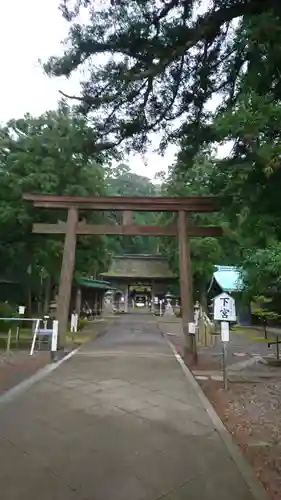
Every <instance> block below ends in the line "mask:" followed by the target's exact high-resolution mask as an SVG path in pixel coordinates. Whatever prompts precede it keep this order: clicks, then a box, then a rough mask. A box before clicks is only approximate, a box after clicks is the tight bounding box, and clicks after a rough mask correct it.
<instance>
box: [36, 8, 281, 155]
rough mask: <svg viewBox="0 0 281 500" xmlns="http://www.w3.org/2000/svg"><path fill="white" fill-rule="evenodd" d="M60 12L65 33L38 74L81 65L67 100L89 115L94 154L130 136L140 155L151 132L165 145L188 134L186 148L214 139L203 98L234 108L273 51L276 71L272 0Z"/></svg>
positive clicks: (60, 72) (276, 33)
mask: <svg viewBox="0 0 281 500" xmlns="http://www.w3.org/2000/svg"><path fill="white" fill-rule="evenodd" d="M80 9H83V10H84V11H85V10H86V13H87V18H88V22H80V21H79V17H77V16H78V15H79V11H80ZM61 10H62V13H63V16H64V17H65V19H67V20H68V21H69V23H70V28H69V37H68V39H67V43H66V45H65V51H64V54H63V56H61V57H56V56H55V55H54V56H53V57H51V58H50V59H49V61H48V62H47V63H46V64H45V69H46V71H47V72H48V73H49V74H52V75H57V76H60V75H66V76H69V75H70V74H71V73H72V72H73V71H75V70H76V69H77V68H82V67H83V68H85V69H86V78H84V81H83V82H82V85H81V94H80V95H78V96H71V97H72V98H74V99H75V100H76V101H77V103H78V107H79V109H80V110H81V111H83V112H84V113H87V114H88V113H89V112H91V120H92V123H93V126H94V130H95V131H96V134H97V142H96V144H95V147H96V148H111V147H112V146H113V145H115V144H120V143H121V142H123V141H124V140H128V139H130V141H131V144H132V145H133V147H134V148H135V149H139V150H140V149H142V148H143V146H144V145H145V144H146V143H147V141H148V132H149V131H155V130H161V131H162V133H163V139H162V144H163V145H166V144H167V143H168V142H169V141H171V140H173V141H175V140H180V139H181V138H182V137H186V136H187V135H188V136H189V140H190V144H191V145H192V148H194V147H195V146H196V145H197V144H198V143H201V142H202V141H212V140H214V139H215V138H216V137H217V136H216V134H215V133H214V130H213V129H212V127H210V118H211V116H212V115H213V113H212V112H211V111H210V107H209V106H208V104H209V103H210V99H211V98H212V97H213V96H216V95H217V96H218V95H219V96H220V97H221V98H222V99H223V103H224V105H223V108H226V109H227V108H228V107H229V106H231V107H232V106H233V105H234V104H235V103H236V102H237V101H238V100H239V97H240V95H241V92H242V90H243V89H242V87H241V78H242V75H245V73H248V72H249V70H251V71H252V73H251V74H252V76H253V72H255V70H256V69H258V67H261V63H262V61H263V58H264V57H267V53H268V51H270V52H271V51H272V45H273V47H274V63H275V65H274V72H275V75H276V77H277V75H278V74H279V70H280V64H281V63H280V57H278V54H279V51H280V44H279V39H280V28H279V25H280V14H281V4H280V2H279V0H268V1H267V2H264V1H262V0H212V1H210V2H201V1H198V0H167V1H164V0H160V1H156V0H126V1H123V0H112V1H110V2H109V1H102V2H98V3H97V2H95V1H94V0H76V2H73V1H70V0H64V1H63V2H62V5H61ZM83 19H85V16H84V15H83ZM272 21H273V23H272ZM269 32H270V35H269ZM278 47H279V48H278ZM252 82H253V78H252Z"/></svg>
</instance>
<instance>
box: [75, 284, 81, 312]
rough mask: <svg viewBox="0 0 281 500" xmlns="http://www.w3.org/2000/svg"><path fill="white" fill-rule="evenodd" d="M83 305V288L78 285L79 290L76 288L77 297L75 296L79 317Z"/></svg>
mask: <svg viewBox="0 0 281 500" xmlns="http://www.w3.org/2000/svg"><path fill="white" fill-rule="evenodd" d="M81 305H82V290H81V288H80V286H78V287H77V290H76V297H75V311H76V312H77V314H78V316H79V317H80V314H81Z"/></svg>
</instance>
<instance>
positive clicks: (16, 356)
mask: <svg viewBox="0 0 281 500" xmlns="http://www.w3.org/2000/svg"><path fill="white" fill-rule="evenodd" d="M49 362H50V353H49V352H48V351H40V352H35V353H34V355H33V356H30V355H29V353H28V352H26V351H15V352H14V351H13V352H11V354H9V355H7V354H6V352H1V351H0V395H1V394H3V393H4V392H6V391H7V390H8V389H11V388H12V387H14V386H15V385H17V384H19V383H20V382H22V380H24V379H25V378H27V377H30V376H31V375H33V374H34V373H35V372H37V370H39V369H40V368H42V367H43V366H45V365H46V364H48V363H49Z"/></svg>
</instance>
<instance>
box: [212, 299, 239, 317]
mask: <svg viewBox="0 0 281 500" xmlns="http://www.w3.org/2000/svg"><path fill="white" fill-rule="evenodd" d="M214 320H215V321H236V308H235V300H234V298H233V297H231V296H230V295H228V293H221V294H220V295H217V297H215V298H214Z"/></svg>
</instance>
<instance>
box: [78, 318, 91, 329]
mask: <svg viewBox="0 0 281 500" xmlns="http://www.w3.org/2000/svg"><path fill="white" fill-rule="evenodd" d="M88 323H89V321H88V320H87V318H80V319H79V320H78V331H79V332H81V330H83V328H85V326H87V325H88Z"/></svg>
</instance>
